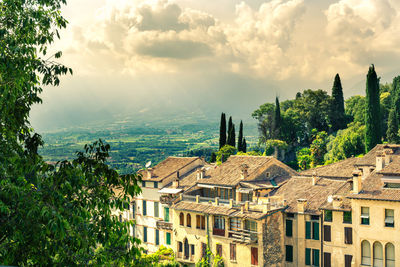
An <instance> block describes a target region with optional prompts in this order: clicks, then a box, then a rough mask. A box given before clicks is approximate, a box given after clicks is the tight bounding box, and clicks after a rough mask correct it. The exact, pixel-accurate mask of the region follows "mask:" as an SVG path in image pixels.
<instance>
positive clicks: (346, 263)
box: [344, 255, 353, 267]
mask: <svg viewBox="0 0 400 267" xmlns="http://www.w3.org/2000/svg"><path fill="white" fill-rule="evenodd" d="M352 260H353V255H344V267H351V261H352Z"/></svg>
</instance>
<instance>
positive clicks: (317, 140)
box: [310, 131, 328, 168]
mask: <svg viewBox="0 0 400 267" xmlns="http://www.w3.org/2000/svg"><path fill="white" fill-rule="evenodd" d="M313 139H314V140H313V141H312V143H311V145H310V151H311V156H312V162H311V167H312V168H315V167H317V166H318V165H323V164H324V155H325V153H326V152H327V150H326V145H327V143H328V134H327V133H326V132H324V131H322V132H317V133H315V134H314V138H313Z"/></svg>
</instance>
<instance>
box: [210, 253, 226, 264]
mask: <svg viewBox="0 0 400 267" xmlns="http://www.w3.org/2000/svg"><path fill="white" fill-rule="evenodd" d="M224 266H225V264H224V259H222V257H221V256H220V255H218V254H217V255H215V256H214V263H213V267H224Z"/></svg>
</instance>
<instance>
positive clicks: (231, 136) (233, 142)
mask: <svg viewBox="0 0 400 267" xmlns="http://www.w3.org/2000/svg"><path fill="white" fill-rule="evenodd" d="M227 145H230V146H233V147H235V146H236V135H235V124H233V123H232V127H231V130H230V132H229V133H228V141H227Z"/></svg>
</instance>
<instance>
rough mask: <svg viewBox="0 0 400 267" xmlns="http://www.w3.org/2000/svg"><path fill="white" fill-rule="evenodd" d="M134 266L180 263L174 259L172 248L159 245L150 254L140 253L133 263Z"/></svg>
mask: <svg viewBox="0 0 400 267" xmlns="http://www.w3.org/2000/svg"><path fill="white" fill-rule="evenodd" d="M135 266H138V267H142V266H143V267H147V266H154V267H179V266H180V265H179V263H178V262H176V260H175V256H174V251H173V250H172V248H166V247H164V246H160V248H159V249H158V250H157V251H156V252H154V253H152V254H142V257H141V259H140V261H139V262H137V263H135Z"/></svg>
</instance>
